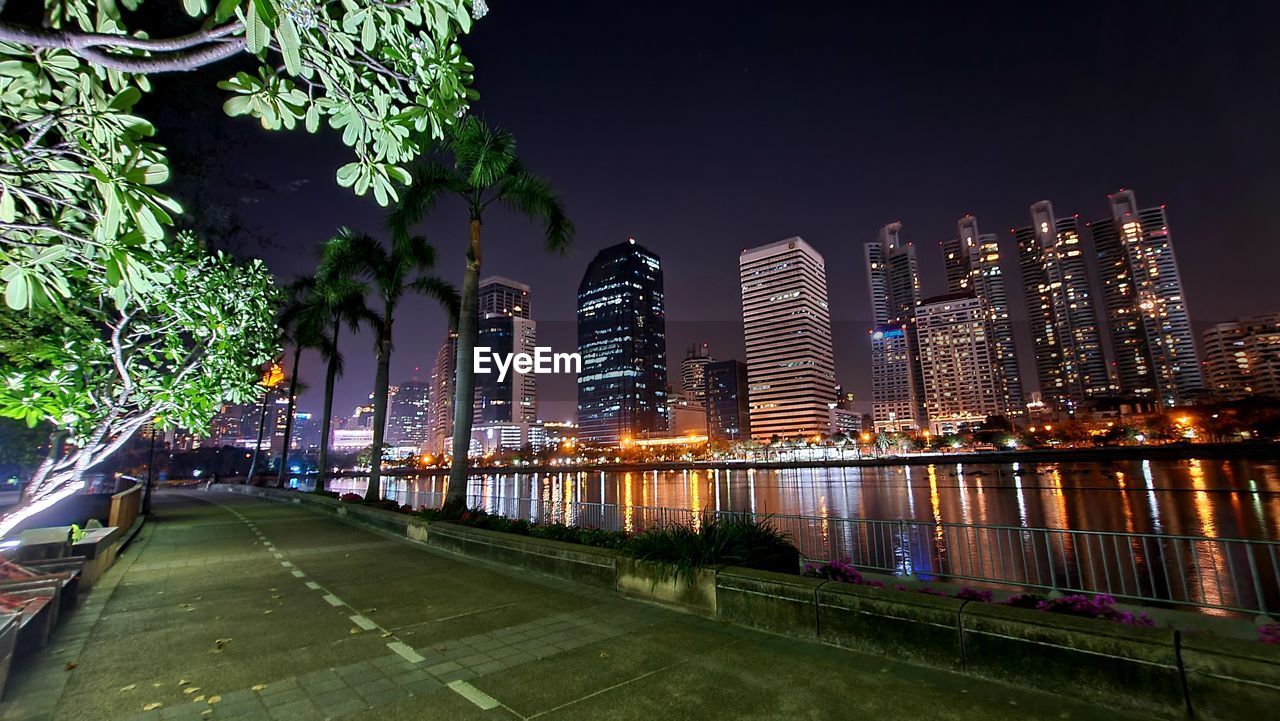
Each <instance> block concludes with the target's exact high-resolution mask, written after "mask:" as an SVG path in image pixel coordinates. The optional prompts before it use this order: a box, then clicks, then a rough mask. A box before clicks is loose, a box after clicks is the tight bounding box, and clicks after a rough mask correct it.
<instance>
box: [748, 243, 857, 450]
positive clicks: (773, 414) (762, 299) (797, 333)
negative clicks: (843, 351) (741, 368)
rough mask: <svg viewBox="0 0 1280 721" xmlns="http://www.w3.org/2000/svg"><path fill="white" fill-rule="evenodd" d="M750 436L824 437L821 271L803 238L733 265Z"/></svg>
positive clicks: (826, 321)
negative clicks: (739, 303) (739, 305)
mask: <svg viewBox="0 0 1280 721" xmlns="http://www.w3.org/2000/svg"><path fill="white" fill-rule="evenodd" d="M738 271H739V275H740V277H741V281H742V321H743V329H744V335H745V336H746V344H747V382H748V396H749V399H750V403H751V436H752V438H755V439H757V440H768V439H769V438H771V437H772V436H775V435H776V436H781V437H793V436H797V435H813V434H818V433H826V432H827V431H828V428H829V425H830V423H829V420H830V419H829V411H830V408H829V406H828V404H829V403H831V402H833V401H834V400H835V397H836V380H835V358H834V353H833V351H832V348H831V317H830V314H829V313H830V312H829V310H828V308H827V276H826V267H825V263H824V261H823V259H822V256H821V255H819V253H818V251H816V250H814V249H813V247H812V246H810V245H809V244H808V243H806V242H804V240H802V239H801V238H798V237H794V238H787V239H785V240H780V241H778V242H776V243H770V244H768V245H764V246H760V247H758V248H750V249H748V250H744V251H742V254H741V255H740V256H739V257H738Z"/></svg>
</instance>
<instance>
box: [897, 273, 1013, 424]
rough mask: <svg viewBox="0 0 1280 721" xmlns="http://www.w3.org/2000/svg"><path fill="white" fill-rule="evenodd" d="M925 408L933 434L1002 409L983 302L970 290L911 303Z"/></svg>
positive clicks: (988, 322)
mask: <svg viewBox="0 0 1280 721" xmlns="http://www.w3.org/2000/svg"><path fill="white" fill-rule="evenodd" d="M916 325H917V328H918V332H919V337H920V370H921V374H922V375H923V376H924V402H925V412H926V414H927V415H928V418H929V427H930V428H931V429H932V430H933V432H934V433H954V432H958V431H962V430H965V429H967V428H970V427H973V426H977V425H980V424H981V423H982V422H983V421H985V420H986V419H987V417H988V416H993V415H997V414H999V413H1001V411H1002V410H1003V409H1004V399H1003V398H1002V397H1001V395H1002V393H1003V389H1002V388H1001V385H1000V369H999V364H998V363H997V362H996V357H995V353H994V347H995V344H994V343H992V342H991V339H990V337H989V336H988V333H990V331H991V323H990V317H989V314H988V310H987V304H986V301H985V300H984V299H983V298H981V297H978V296H977V295H975V294H974V292H973V290H965V291H961V292H959V293H950V294H948V295H943V296H938V297H936V298H930V299H928V300H926V301H924V302H923V303H921V304H920V306H919V307H917V308H916Z"/></svg>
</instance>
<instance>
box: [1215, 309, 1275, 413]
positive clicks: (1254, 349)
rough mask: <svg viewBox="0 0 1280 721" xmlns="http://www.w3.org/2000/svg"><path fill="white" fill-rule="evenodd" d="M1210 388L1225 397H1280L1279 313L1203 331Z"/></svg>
mask: <svg viewBox="0 0 1280 721" xmlns="http://www.w3.org/2000/svg"><path fill="white" fill-rule="evenodd" d="M1204 371H1205V380H1206V381H1207V382H1208V384H1209V390H1210V391H1212V392H1213V394H1214V395H1215V396H1216V397H1218V398H1220V399H1223V400H1239V399H1241V398H1248V397H1250V396H1269V397H1271V398H1277V399H1280V313H1268V314H1266V315H1257V316H1252V317H1249V318H1242V319H1240V320H1237V321H1231V322H1229V323H1218V324H1217V325H1214V326H1213V327H1211V328H1209V329H1208V330H1206V331H1205V332H1204Z"/></svg>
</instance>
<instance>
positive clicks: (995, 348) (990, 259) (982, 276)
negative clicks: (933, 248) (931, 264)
mask: <svg viewBox="0 0 1280 721" xmlns="http://www.w3.org/2000/svg"><path fill="white" fill-rule="evenodd" d="M956 235H957V237H956V238H953V239H952V240H948V241H944V242H943V243H942V256H943V259H944V261H945V263H946V271H947V292H948V293H963V292H965V291H972V292H973V294H974V295H975V296H976V297H978V298H981V299H982V301H983V303H984V305H985V308H986V313H987V338H988V340H989V342H990V344H991V354H992V356H993V357H994V358H995V363H996V370H997V374H998V377H997V382H998V384H999V388H1000V392H999V395H1000V413H1001V414H1005V415H1009V416H1015V417H1016V416H1022V415H1025V414H1026V400H1025V399H1024V397H1023V390H1022V370H1021V368H1019V366H1018V353H1017V344H1016V343H1015V341H1014V336H1013V321H1012V320H1011V319H1010V318H1009V295H1008V293H1007V291H1006V290H1005V284H1004V274H1003V272H1002V271H1001V270H1000V246H999V244H998V243H997V242H996V236H995V234H994V233H986V234H983V233H980V232H979V231H978V219H977V218H975V217H973V216H972V215H966V216H964V217H963V218H961V219H960V220H959V221H958V222H957V223H956Z"/></svg>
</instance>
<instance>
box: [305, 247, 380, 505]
mask: <svg viewBox="0 0 1280 721" xmlns="http://www.w3.org/2000/svg"><path fill="white" fill-rule="evenodd" d="M340 249H341V244H332V243H331V242H330V243H326V244H325V245H324V246H323V247H322V256H321V261H320V271H319V272H318V273H317V276H318V279H319V282H317V284H316V288H315V292H314V297H313V300H314V301H315V306H316V311H317V312H319V313H322V314H323V316H324V319H325V325H326V330H325V331H324V332H323V333H322V335H321V338H320V346H319V348H320V357H321V358H322V359H323V360H324V362H325V374H324V411H323V415H322V416H321V417H320V456H319V457H318V458H317V459H316V466H317V468H316V484H315V489H314V490H315V492H316V493H323V492H324V491H325V482H326V479H327V478H328V474H329V436H330V433H331V431H332V425H333V388H334V385H335V384H336V383H337V381H338V376H340V375H342V370H343V358H342V354H341V353H340V352H339V351H338V338H339V336H340V335H341V334H342V326H343V325H346V326H347V327H348V328H349V329H350V330H351V332H352V333H354V332H356V331H358V330H359V329H360V325H361V324H362V323H371V322H372V321H373V318H374V314H373V311H371V310H369V307H368V306H367V305H365V296H366V295H367V294H368V288H367V287H366V286H365V285H364V284H363V283H361V282H359V281H357V280H355V279H353V278H349V277H344V276H343V275H337V274H335V273H334V272H332V270H331V269H332V268H333V267H334V265H336V264H337V263H338V262H339V260H340V259H338V258H328V257H326V256H325V255H324V254H325V253H336V252H337V251H338V250H340Z"/></svg>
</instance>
